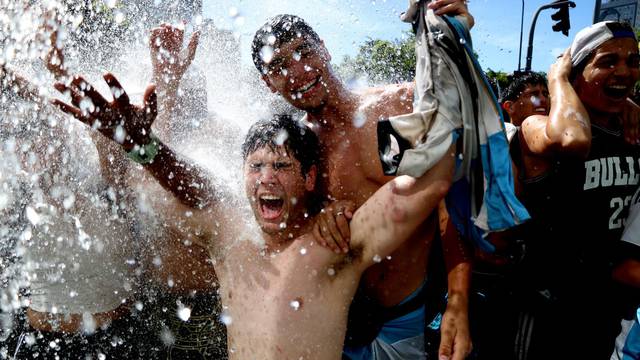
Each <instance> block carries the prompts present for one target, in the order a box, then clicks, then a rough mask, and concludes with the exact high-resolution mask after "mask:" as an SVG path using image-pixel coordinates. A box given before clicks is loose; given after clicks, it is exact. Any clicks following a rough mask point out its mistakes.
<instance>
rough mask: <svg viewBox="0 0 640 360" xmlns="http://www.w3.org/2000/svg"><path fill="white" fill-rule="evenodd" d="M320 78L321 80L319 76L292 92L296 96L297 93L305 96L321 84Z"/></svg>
mask: <svg viewBox="0 0 640 360" xmlns="http://www.w3.org/2000/svg"><path fill="white" fill-rule="evenodd" d="M320 78H321V76H319V75H318V77H316V78H315V79H313V80H311V81H309V82H307V83H306V84H304V85H302V86H301V87H299V88H297V89H295V90H293V91H292V92H293V93H294V94H295V93H299V94H304V93H306V92H308V91H309V90H311V89H313V88H314V87H315V86H316V85H318V84H319V83H320Z"/></svg>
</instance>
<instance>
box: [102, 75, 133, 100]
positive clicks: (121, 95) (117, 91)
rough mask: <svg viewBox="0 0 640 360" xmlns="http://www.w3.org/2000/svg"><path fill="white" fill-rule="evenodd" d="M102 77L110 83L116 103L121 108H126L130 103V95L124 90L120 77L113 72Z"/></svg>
mask: <svg viewBox="0 0 640 360" xmlns="http://www.w3.org/2000/svg"><path fill="white" fill-rule="evenodd" d="M102 77H103V78H104V81H106V83H107V85H109V90H110V91H111V95H112V96H113V101H114V104H116V106H117V107H119V108H120V109H126V108H127V107H128V106H129V104H130V100H129V95H127V93H126V92H125V91H124V88H123V87H122V85H121V84H120V82H119V81H118V79H116V77H115V76H114V75H113V74H112V73H106V74H104V75H103V76H102Z"/></svg>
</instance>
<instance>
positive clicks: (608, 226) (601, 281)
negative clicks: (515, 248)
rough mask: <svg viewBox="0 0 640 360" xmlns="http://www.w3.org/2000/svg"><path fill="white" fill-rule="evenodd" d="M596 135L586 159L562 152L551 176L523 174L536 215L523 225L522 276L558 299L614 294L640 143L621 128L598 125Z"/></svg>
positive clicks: (639, 166) (525, 198) (639, 175)
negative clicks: (618, 251)
mask: <svg viewBox="0 0 640 360" xmlns="http://www.w3.org/2000/svg"><path fill="white" fill-rule="evenodd" d="M592 136H593V137H592V143H591V150H590V152H589V155H588V157H587V158H586V159H584V160H581V159H575V158H572V159H569V158H561V157H558V158H555V159H553V160H552V166H551V169H550V170H549V171H548V172H547V173H546V174H544V175H542V176H540V177H537V178H534V179H521V181H522V184H523V195H522V197H521V200H522V202H523V203H524V205H525V206H526V207H527V209H528V210H529V212H530V214H531V217H532V221H531V222H530V223H528V224H526V226H524V227H523V234H525V235H524V236H526V244H527V254H526V255H525V259H524V261H523V264H522V272H523V276H524V277H525V279H527V280H528V282H529V284H530V285H531V286H533V287H534V289H535V290H538V291H539V290H541V289H544V290H550V292H551V296H552V297H555V296H561V297H562V296H566V295H570V296H579V295H578V294H584V292H585V291H588V292H589V293H590V294H593V293H600V294H602V295H604V293H607V292H608V291H609V289H610V286H611V281H610V279H611V270H612V266H613V262H614V259H615V255H616V254H615V252H616V249H617V247H618V246H619V245H620V238H621V235H622V230H623V228H624V222H625V219H626V217H627V213H628V209H629V205H630V203H631V198H632V196H633V194H634V193H635V191H636V189H637V188H638V182H639V179H640V151H639V150H640V148H639V147H638V146H632V145H629V144H627V143H626V142H625V140H624V138H623V135H622V131H621V130H620V131H615V130H614V131H612V130H609V129H604V128H601V127H598V126H596V125H593V126H592ZM517 147H518V148H519V146H517ZM514 162H516V164H518V162H517V161H515V160H514ZM520 164H521V163H520ZM520 173H521V174H524V172H522V171H520ZM597 288H600V289H601V290H602V291H597V290H596V289H597ZM594 290H596V291H594ZM609 295H610V294H609Z"/></svg>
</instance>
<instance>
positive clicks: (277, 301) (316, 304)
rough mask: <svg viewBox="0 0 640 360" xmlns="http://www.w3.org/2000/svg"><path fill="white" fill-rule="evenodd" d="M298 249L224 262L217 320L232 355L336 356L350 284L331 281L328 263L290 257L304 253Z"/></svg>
mask: <svg viewBox="0 0 640 360" xmlns="http://www.w3.org/2000/svg"><path fill="white" fill-rule="evenodd" d="M302 249H303V248H295V249H291V250H292V251H291V252H289V253H287V254H280V256H282V258H274V259H266V260H265V259H251V260H250V261H248V262H247V261H243V262H239V263H235V264H233V263H229V264H228V265H227V266H225V270H224V274H221V275H222V276H223V277H224V279H223V304H224V313H223V321H225V322H226V323H227V328H228V335H229V350H230V352H233V353H234V354H236V355H237V356H236V358H238V359H245V358H263V359H283V358H295V359H298V358H300V357H302V358H305V359H308V358H323V359H331V358H336V359H337V358H339V357H338V356H339V354H340V349H341V346H342V341H343V338H344V331H345V327H346V316H347V311H348V305H349V303H350V301H351V298H352V296H353V291H354V290H353V289H355V285H353V286H344V284H339V285H338V284H337V282H334V281H331V276H337V274H336V273H335V270H334V272H333V273H332V272H330V271H329V267H328V266H325V265H322V264H320V265H318V263H316V262H314V261H301V260H300V259H294V260H291V259H292V257H293V256H297V257H304V256H307V255H310V254H303V253H304V251H303V252H302V253H301V250H302ZM229 255H232V254H229ZM283 255H285V256H283ZM331 273H332V274H333V275H330V274H331ZM339 281H340V280H339ZM339 281H338V282H339ZM354 282H355V281H354ZM352 288H353V289H352ZM336 344H339V345H336ZM317 354H323V356H320V357H318V356H317Z"/></svg>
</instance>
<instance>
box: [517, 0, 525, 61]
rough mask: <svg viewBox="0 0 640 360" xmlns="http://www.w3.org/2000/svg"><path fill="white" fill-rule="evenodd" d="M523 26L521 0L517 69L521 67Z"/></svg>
mask: <svg viewBox="0 0 640 360" xmlns="http://www.w3.org/2000/svg"><path fill="white" fill-rule="evenodd" d="M523 28H524V0H522V12H521V14H520V47H519V49H520V50H519V51H518V71H520V69H522V65H521V64H522V63H521V61H522V32H523Z"/></svg>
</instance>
